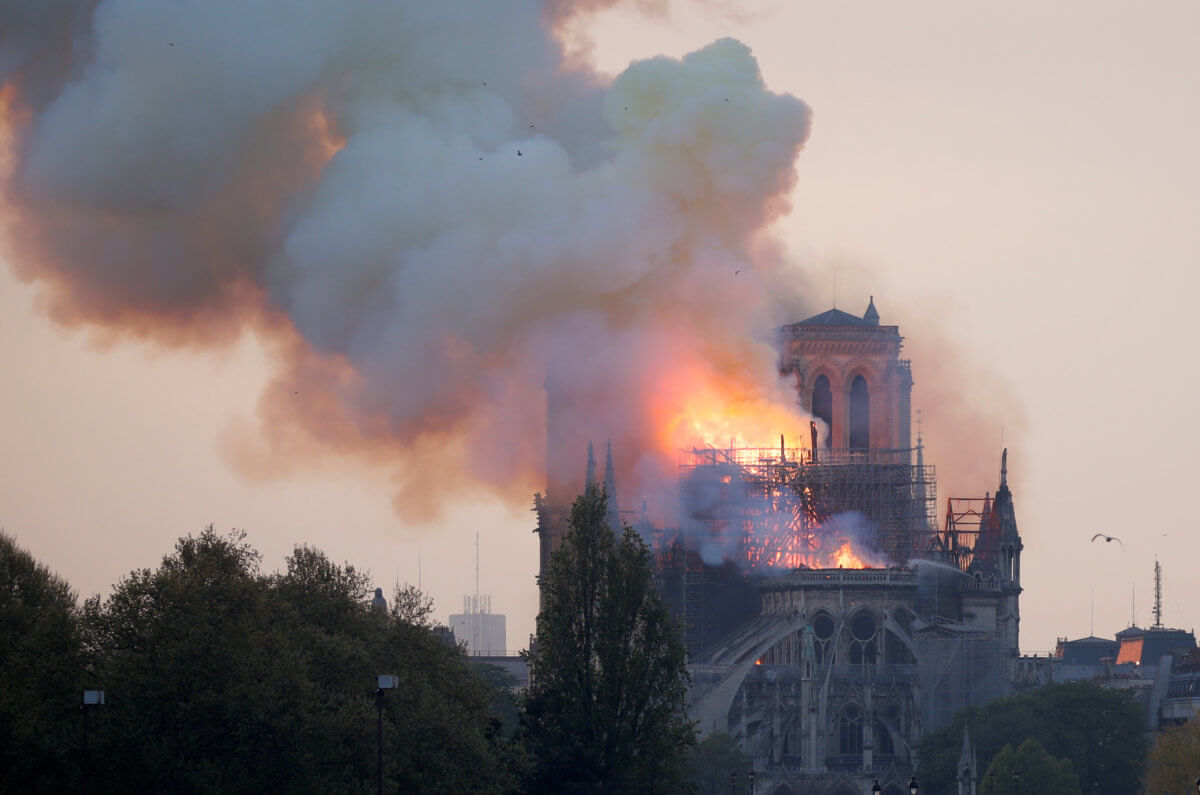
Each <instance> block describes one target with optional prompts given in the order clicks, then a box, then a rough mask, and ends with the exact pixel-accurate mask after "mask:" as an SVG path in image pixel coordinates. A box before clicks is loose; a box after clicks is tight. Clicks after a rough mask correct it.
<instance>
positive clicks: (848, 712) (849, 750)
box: [838, 704, 863, 754]
mask: <svg viewBox="0 0 1200 795" xmlns="http://www.w3.org/2000/svg"><path fill="white" fill-rule="evenodd" d="M862 749H863V736H862V710H860V709H859V708H858V705H857V704H847V705H846V707H845V708H844V709H843V710H842V715H841V717H840V718H839V719H838V753H841V754H861V753H862Z"/></svg>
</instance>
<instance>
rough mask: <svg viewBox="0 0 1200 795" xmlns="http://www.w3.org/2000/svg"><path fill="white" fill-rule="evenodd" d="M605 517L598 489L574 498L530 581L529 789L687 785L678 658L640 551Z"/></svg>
mask: <svg viewBox="0 0 1200 795" xmlns="http://www.w3.org/2000/svg"><path fill="white" fill-rule="evenodd" d="M608 516H609V510H608V498H607V495H606V494H605V493H604V491H603V490H602V489H598V488H595V487H592V488H589V489H588V491H587V492H586V493H584V494H583V495H581V496H580V497H579V498H578V499H577V500H576V501H575V504H574V506H573V507H572V509H571V516H570V519H569V521H568V531H567V533H566V537H565V538H564V540H563V544H562V546H561V547H560V548H559V549H558V550H557V551H556V552H555V553H554V554H553V555H552V556H551V559H550V561H549V563H548V565H547V568H546V573H545V575H544V577H543V579H542V581H541V583H540V585H541V589H542V595H543V599H544V607H543V609H542V612H541V614H540V615H539V616H538V619H537V637H536V640H535V642H534V644H533V648H531V649H530V653H529V663H530V677H531V680H532V682H531V685H530V690H529V695H528V698H527V699H526V704H525V736H526V737H527V739H528V742H529V749H530V752H531V753H532V755H533V758H534V760H535V764H536V771H535V774H534V776H533V779H532V782H531V789H533V790H534V791H536V792H634V791H638V792H669V791H676V790H683V789H686V778H687V770H686V767H687V750H688V748H689V747H690V746H691V745H693V744H694V742H695V729H694V727H693V725H692V724H691V723H690V722H689V721H688V720H687V718H686V715H685V712H684V697H685V694H686V689H687V682H688V675H687V669H686V665H685V662H686V660H685V658H686V653H685V650H684V647H683V644H682V642H681V641H680V639H679V633H678V629H677V627H676V626H675V624H674V623H673V622H672V620H671V618H670V616H669V615H668V613H667V609H666V607H665V606H664V605H663V603H662V600H661V598H660V596H659V594H658V591H657V590H656V588H655V586H654V570H653V564H652V560H651V554H650V550H649V548H648V547H647V545H646V543H645V542H644V541H642V539H641V537H640V536H638V534H637V533H636V532H635V531H634V530H633V529H632V528H630V527H628V526H626V527H625V528H624V532H623V533H622V534H621V537H620V538H619V539H618V538H617V537H616V535H615V533H614V531H613V528H612V527H610V525H609V520H608Z"/></svg>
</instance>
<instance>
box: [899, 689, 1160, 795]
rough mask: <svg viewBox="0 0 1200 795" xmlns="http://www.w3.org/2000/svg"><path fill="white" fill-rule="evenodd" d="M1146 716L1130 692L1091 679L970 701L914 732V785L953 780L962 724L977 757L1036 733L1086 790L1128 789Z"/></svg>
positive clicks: (1136, 775)
mask: <svg viewBox="0 0 1200 795" xmlns="http://www.w3.org/2000/svg"><path fill="white" fill-rule="evenodd" d="M1144 720H1145V717H1144V715H1143V713H1142V708H1141V707H1140V706H1139V705H1138V703H1137V702H1136V701H1135V700H1134V697H1133V695H1132V694H1131V693H1130V692H1129V691H1125V690H1109V689H1105V688H1101V687H1098V686H1097V685H1094V684H1092V683H1090V682H1069V683H1066V684H1058V685H1049V686H1047V687H1044V688H1042V689H1041V690H1036V691H1033V692H1031V693H1023V694H1020V695H1015V696H1010V697H1008V698H1002V699H997V700H996V701H993V702H991V703H990V704H986V705H984V706H982V707H969V708H967V709H965V710H963V711H962V712H960V713H959V714H958V715H956V716H955V717H954V720H952V721H951V722H950V723H949V724H948V725H946V726H944V727H942V728H941V729H938V730H937V731H935V732H930V733H929V734H927V735H925V736H924V737H923V738H922V739H921V744H920V746H919V748H918V752H917V753H918V757H919V759H920V762H921V767H920V769H921V786H922V789H924V788H925V787H926V786H929V787H930V791H931V792H943V791H950V790H952V789H953V788H954V775H955V768H956V766H957V763H958V755H959V752H960V750H961V744H962V735H963V728H964V726H966V725H969V726H970V727H971V740H972V741H973V742H974V743H975V749H976V754H977V755H978V757H979V759H980V760H990V759H991V757H992V755H993V754H995V753H996V752H997V751H998V750H1000V749H1001V748H1002V747H1003V746H1005V745H1011V746H1013V747H1014V748H1019V747H1020V745H1021V744H1022V743H1023V742H1024V741H1025V740H1027V739H1031V738H1032V739H1035V740H1037V741H1038V742H1039V743H1041V745H1042V746H1043V747H1044V748H1045V750H1046V751H1047V752H1048V753H1049V754H1050V755H1051V756H1053V757H1056V758H1059V759H1068V760H1070V761H1071V764H1072V767H1073V768H1074V770H1075V771H1076V772H1077V773H1078V774H1079V781H1080V786H1081V787H1082V788H1083V789H1084V790H1086V791H1087V792H1098V793H1105V794H1106V795H1127V793H1130V792H1137V791H1138V789H1139V785H1140V781H1141V778H1142V772H1143V768H1144V764H1145V759H1146V739H1145V734H1144V731H1143V723H1144Z"/></svg>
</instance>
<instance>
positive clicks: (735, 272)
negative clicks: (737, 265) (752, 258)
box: [733, 271, 741, 276]
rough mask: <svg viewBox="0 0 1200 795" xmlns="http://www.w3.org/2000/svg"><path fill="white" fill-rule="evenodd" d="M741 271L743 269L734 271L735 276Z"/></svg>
mask: <svg viewBox="0 0 1200 795" xmlns="http://www.w3.org/2000/svg"><path fill="white" fill-rule="evenodd" d="M739 273H741V271H734V272H733V275H734V276H737V275H738V274H739Z"/></svg>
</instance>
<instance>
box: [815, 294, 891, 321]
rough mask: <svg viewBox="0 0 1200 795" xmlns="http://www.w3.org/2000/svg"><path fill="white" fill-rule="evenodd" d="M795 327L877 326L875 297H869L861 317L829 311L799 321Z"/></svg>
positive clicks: (833, 310) (877, 316)
mask: <svg viewBox="0 0 1200 795" xmlns="http://www.w3.org/2000/svg"><path fill="white" fill-rule="evenodd" d="M796 325H797V326H878V325H879V311H878V310H877V309H875V296H871V300H870V302H869V303H868V304H867V311H866V312H863V316H862V317H858V316H857V315H852V314H850V313H849V312H843V311H842V310H840V309H836V308H834V309H830V310H829V311H827V312H822V313H821V314H819V315H813V316H812V317H810V318H808V319H807V320H801V321H800V322H799V323H797V324H796Z"/></svg>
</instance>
